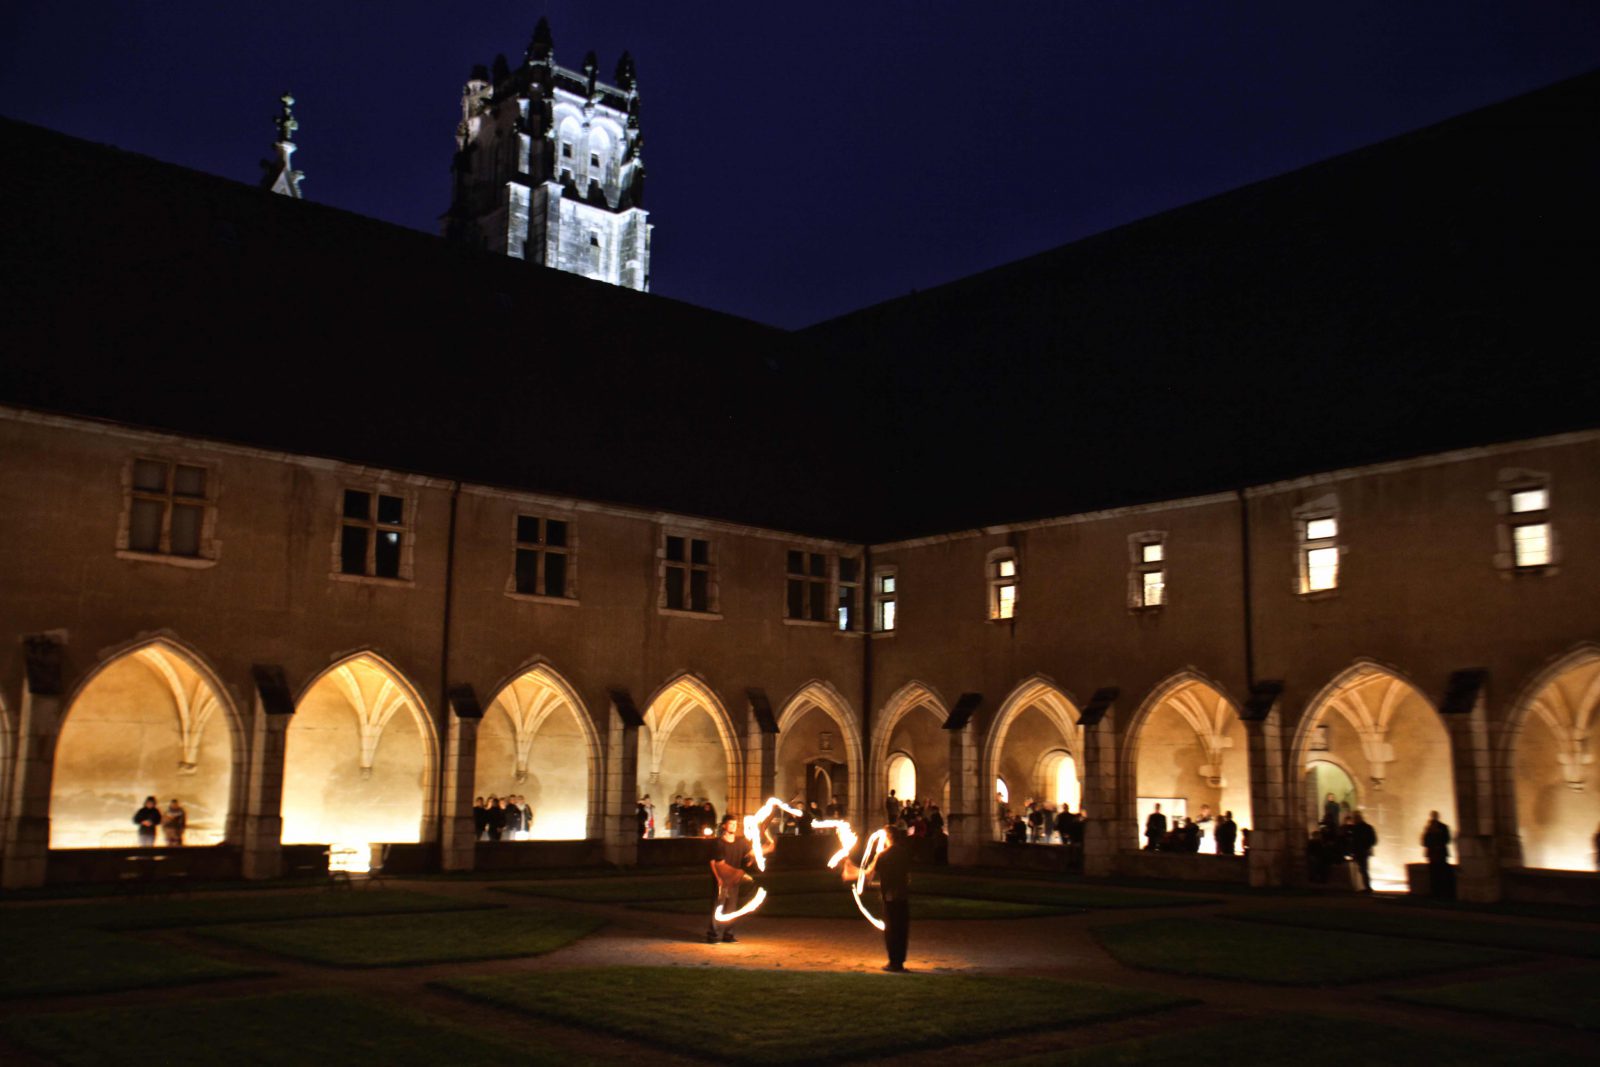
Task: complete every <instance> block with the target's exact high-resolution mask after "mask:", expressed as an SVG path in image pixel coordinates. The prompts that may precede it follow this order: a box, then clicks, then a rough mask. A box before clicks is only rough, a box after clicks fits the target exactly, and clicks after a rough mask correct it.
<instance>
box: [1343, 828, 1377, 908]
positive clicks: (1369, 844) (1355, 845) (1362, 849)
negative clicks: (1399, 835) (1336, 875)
mask: <svg viewBox="0 0 1600 1067" xmlns="http://www.w3.org/2000/svg"><path fill="white" fill-rule="evenodd" d="M1350 818H1351V820H1352V821H1351V824H1350V858H1351V859H1353V860H1355V861H1356V870H1357V871H1358V872H1360V874H1361V891H1362V892H1363V893H1370V892H1372V875H1370V874H1368V873H1367V862H1368V861H1369V860H1371V859H1372V850H1373V849H1375V848H1377V847H1378V831H1376V830H1374V829H1373V828H1372V824H1371V823H1369V822H1368V821H1367V817H1366V816H1365V815H1362V814H1361V813H1360V812H1359V811H1357V812H1353V813H1352V814H1351V816H1350Z"/></svg>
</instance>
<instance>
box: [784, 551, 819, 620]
mask: <svg viewBox="0 0 1600 1067" xmlns="http://www.w3.org/2000/svg"><path fill="white" fill-rule="evenodd" d="M788 615H789V618H791V619H807V620H809V621H811V622H827V621H828V557H827V556H825V555H823V554H822V553H821V552H802V551H796V550H791V551H790V552H789V578H788Z"/></svg>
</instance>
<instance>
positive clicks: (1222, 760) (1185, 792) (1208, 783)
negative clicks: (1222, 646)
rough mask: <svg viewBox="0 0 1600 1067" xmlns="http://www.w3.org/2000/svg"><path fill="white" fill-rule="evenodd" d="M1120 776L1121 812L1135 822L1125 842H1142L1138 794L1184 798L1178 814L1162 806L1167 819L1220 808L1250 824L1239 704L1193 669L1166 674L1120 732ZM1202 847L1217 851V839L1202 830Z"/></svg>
mask: <svg viewBox="0 0 1600 1067" xmlns="http://www.w3.org/2000/svg"><path fill="white" fill-rule="evenodd" d="M1121 763H1122V766H1121V768H1120V771H1121V773H1120V774H1119V778H1120V780H1121V781H1122V783H1123V789H1124V791H1125V800H1124V805H1123V808H1124V811H1126V812H1127V813H1128V815H1129V816H1130V817H1131V818H1132V820H1133V825H1132V827H1131V828H1128V827H1125V828H1124V830H1123V832H1122V834H1121V835H1120V836H1121V837H1122V838H1123V839H1124V840H1126V841H1127V842H1128V843H1129V845H1130V846H1131V847H1140V846H1142V845H1143V844H1144V818H1145V815H1146V814H1147V812H1146V811H1145V810H1144V806H1143V805H1141V803H1140V798H1146V800H1152V799H1153V798H1159V799H1160V800H1169V799H1175V798H1181V799H1183V800H1184V801H1185V811H1184V812H1174V811H1173V810H1172V809H1171V807H1168V808H1167V809H1166V814H1167V815H1168V817H1169V820H1170V818H1171V817H1172V816H1173V815H1175V814H1184V815H1186V816H1187V817H1188V818H1201V817H1202V808H1203V807H1204V808H1209V809H1210V815H1211V817H1212V818H1213V819H1215V818H1217V817H1219V816H1221V814H1222V813H1223V812H1224V811H1231V812H1233V817H1234V821H1235V822H1237V823H1238V824H1239V826H1240V827H1242V828H1246V829H1248V828H1249V827H1250V825H1251V823H1252V814H1251V806H1250V758H1249V745H1248V742H1247V740H1246V737H1245V726H1244V723H1243V721H1242V720H1241V719H1240V717H1239V706H1238V704H1237V703H1235V702H1234V701H1233V699H1232V698H1231V697H1229V696H1228V694H1227V692H1226V691H1225V690H1224V689H1223V688H1222V686H1221V685H1219V684H1218V683H1217V682H1216V681H1214V680H1213V679H1211V678H1209V677H1207V676H1206V675H1204V674H1202V673H1200V672H1199V671H1197V670H1195V669H1194V668H1192V667H1186V668H1184V669H1183V670H1180V671H1177V672H1176V673H1174V674H1172V675H1169V676H1168V677H1167V678H1165V679H1163V680H1162V681H1161V682H1159V683H1157V685H1156V686H1155V688H1153V689H1152V690H1150V693H1149V695H1148V696H1146V697H1145V699H1144V702H1143V703H1141V704H1140V705H1139V710H1138V711H1137V712H1135V713H1134V716H1133V718H1132V719H1131V720H1130V721H1129V723H1128V730H1127V733H1126V734H1125V735H1124V737H1123V744H1122V757H1121ZM1202 833H1203V836H1202V838H1201V843H1200V847H1201V851H1208V852H1215V851H1216V839H1215V838H1214V837H1213V836H1212V834H1211V833H1210V830H1209V828H1206V827H1203V828H1202Z"/></svg>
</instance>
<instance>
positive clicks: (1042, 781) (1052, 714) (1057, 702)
mask: <svg viewBox="0 0 1600 1067" xmlns="http://www.w3.org/2000/svg"><path fill="white" fill-rule="evenodd" d="M1030 711H1031V712H1034V713H1035V716H1036V717H1037V720H1038V721H1037V723H1034V724H1031V725H1033V726H1034V728H1033V729H1031V730H1030V729H1028V727H1029V726H1030V723H1029V722H1028V719H1029V718H1033V717H1034V716H1027V717H1026V718H1025V716H1026V715H1027V713H1028V712H1030ZM1078 716H1079V708H1078V705H1077V702H1076V701H1074V700H1073V699H1072V698H1071V697H1069V696H1068V695H1067V694H1066V693H1065V692H1064V691H1063V690H1062V689H1061V687H1060V686H1058V685H1056V684H1055V682H1054V680H1052V679H1051V678H1049V677H1048V676H1046V675H1043V674H1035V675H1033V676H1032V677H1030V678H1026V679H1024V680H1023V681H1022V682H1020V683H1018V684H1017V685H1016V686H1015V687H1014V688H1013V689H1012V690H1011V693H1010V694H1009V695H1008V696H1007V697H1006V699H1005V700H1004V701H1002V702H1001V704H1000V710H999V711H997V712H996V713H995V717H994V721H993V722H992V723H990V725H989V736H988V738H987V739H986V740H985V742H984V756H983V780H982V782H981V783H980V796H981V797H982V800H981V807H980V810H981V811H982V812H983V816H984V824H985V826H988V827H990V828H992V829H993V830H994V831H995V833H996V834H999V833H1000V832H1001V831H1000V824H999V814H1000V809H999V803H998V798H997V795H996V792H997V789H996V784H997V783H998V782H999V781H1000V780H1001V779H1005V781H1006V784H1007V788H1008V792H1009V793H1010V794H1011V795H1012V797H1013V799H1012V806H1013V808H1015V806H1017V805H1019V804H1021V803H1022V802H1023V801H1024V800H1025V799H1026V798H1027V797H1029V796H1048V798H1049V801H1050V802H1051V803H1059V802H1060V801H1061V800H1062V799H1063V798H1060V797H1056V796H1053V795H1050V794H1054V793H1055V792H1057V789H1056V788H1055V785H1054V783H1053V782H1051V781H1047V779H1048V778H1050V777H1052V776H1053V774H1054V767H1053V763H1054V762H1059V761H1047V760H1046V758H1045V757H1047V756H1048V755H1049V754H1050V753H1051V752H1054V751H1064V752H1065V753H1066V755H1067V756H1068V757H1070V758H1071V760H1072V761H1073V765H1074V775H1075V777H1076V779H1077V783H1078V790H1077V792H1076V796H1075V798H1081V796H1082V785H1083V727H1082V726H1080V725H1079V724H1078ZM1019 721H1022V723H1023V727H1024V728H1023V732H1025V733H1027V734H1028V735H1029V736H1028V738H1027V739H1026V740H1027V745H1026V747H1027V749H1028V751H1027V752H1024V753H1020V754H1017V753H1014V754H1013V755H1014V756H1015V757H1016V758H1013V759H1011V760H1010V763H1011V764H1012V765H1011V766H1009V767H1008V766H1007V765H1006V764H1007V751H1006V744H1007V742H1008V741H1014V740H1017V738H1016V737H1015V733H1016V732H1015V731H1014V729H1013V728H1014V727H1016V726H1017V724H1018V722H1019ZM1052 731H1053V733H1054V737H1051V736H1050V735H1051V733H1052ZM1047 764H1050V765H1047ZM1008 770H1009V772H1010V773H1009V774H1008V773H1007V771H1008ZM1075 798H1072V799H1075ZM1073 806H1074V808H1076V807H1079V806H1081V801H1080V803H1076V804H1074V805H1073Z"/></svg>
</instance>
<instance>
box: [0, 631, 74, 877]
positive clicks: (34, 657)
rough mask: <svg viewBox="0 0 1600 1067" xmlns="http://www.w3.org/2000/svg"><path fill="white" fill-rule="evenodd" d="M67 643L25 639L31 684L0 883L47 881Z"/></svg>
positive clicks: (19, 737)
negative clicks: (46, 873) (46, 868)
mask: <svg viewBox="0 0 1600 1067" xmlns="http://www.w3.org/2000/svg"><path fill="white" fill-rule="evenodd" d="M64 651H65V649H64V645H63V642H62V641H61V639H60V638H59V637H58V636H56V635H53V634H38V635H34V636H30V637H28V638H27V639H26V640H25V642H24V653H25V656H26V666H27V685H26V687H25V688H24V689H23V692H22V707H21V709H20V710H21V713H22V714H21V717H20V721H19V723H18V725H17V765H16V773H15V775H14V777H13V781H12V789H11V806H10V810H9V814H8V817H7V825H6V840H5V864H4V870H3V871H0V887H4V888H6V889H25V888H32V887H34V886H41V885H44V881H45V866H46V862H47V860H48V859H49V855H50V787H51V784H52V780H53V779H54V776H55V760H56V737H57V735H58V734H59V733H60V731H61V715H62V712H63V710H64V709H63V707H62V688H63V687H62V657H63V653H64Z"/></svg>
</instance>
